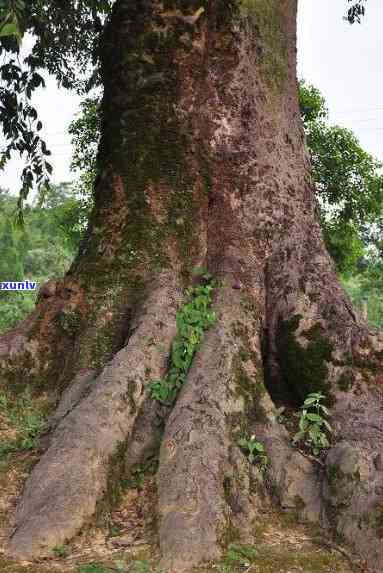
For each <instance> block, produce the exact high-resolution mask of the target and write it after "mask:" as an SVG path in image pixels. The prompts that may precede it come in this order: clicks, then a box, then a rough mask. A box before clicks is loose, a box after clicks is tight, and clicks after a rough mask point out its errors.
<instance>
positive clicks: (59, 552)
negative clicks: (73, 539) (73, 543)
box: [52, 545, 70, 557]
mask: <svg viewBox="0 0 383 573" xmlns="http://www.w3.org/2000/svg"><path fill="white" fill-rule="evenodd" d="M52 551H53V554H54V555H55V556H56V557H68V555H69V553H70V551H69V547H68V546H67V545H56V547H54V548H53V550H52Z"/></svg>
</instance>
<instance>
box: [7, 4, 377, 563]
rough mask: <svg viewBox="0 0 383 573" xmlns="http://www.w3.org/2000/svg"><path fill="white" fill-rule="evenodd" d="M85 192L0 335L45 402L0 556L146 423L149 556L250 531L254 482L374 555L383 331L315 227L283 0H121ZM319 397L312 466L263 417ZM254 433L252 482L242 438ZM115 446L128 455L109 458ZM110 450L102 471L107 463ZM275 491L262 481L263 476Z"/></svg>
mask: <svg viewBox="0 0 383 573" xmlns="http://www.w3.org/2000/svg"><path fill="white" fill-rule="evenodd" d="M102 61H103V79H104V85H105V95H104V100H103V131H102V140H101V145H100V149H99V158H98V160H99V176H98V179H97V183H96V186H95V209H94V212H93V214H92V217H91V222H90V227H89V231H88V234H87V237H86V240H85V241H84V242H83V245H82V247H81V249H80V253H79V255H78V257H77V259H76V261H75V262H74V264H73V266H72V268H71V270H70V272H69V273H68V274H67V276H66V277H65V278H64V279H63V280H62V281H61V282H58V283H56V284H53V285H50V288H49V289H46V292H45V295H42V297H41V300H40V301H39V304H38V306H37V308H36V311H35V312H34V314H33V315H31V316H30V317H29V318H28V319H27V320H26V321H25V322H23V323H22V324H21V325H20V326H19V327H18V328H17V329H15V330H14V331H11V332H9V333H8V334H6V335H5V336H3V337H2V338H1V339H0V368H1V369H0V372H1V376H2V379H1V384H2V386H3V387H4V388H6V389H7V391H14V390H15V389H17V388H18V387H24V386H25V385H26V384H29V385H30V386H31V387H32V388H34V391H35V392H36V393H39V392H48V393H49V394H50V395H51V396H52V397H53V399H55V400H57V404H58V405H57V410H56V412H55V414H54V415H52V417H51V419H50V433H49V436H48V440H47V441H46V442H47V443H46V449H45V452H44V453H43V455H42V457H41V459H40V461H39V463H38V464H37V465H36V466H35V468H34V469H33V471H32V473H31V475H30V477H29V479H28V480H27V483H26V485H25V488H24V492H23V495H22V497H21V499H20V501H19V504H18V508H17V512H16V516H15V531H14V534H13V537H12V539H11V540H10V552H11V553H12V554H13V555H16V556H19V557H23V558H31V557H38V556H41V555H45V554H47V553H49V551H50V550H51V549H52V548H53V547H54V546H57V545H60V544H62V543H63V542H64V541H65V540H67V539H69V538H71V537H72V536H74V535H75V534H76V533H77V532H78V531H79V530H80V529H81V528H82V527H83V526H84V525H85V524H86V523H88V522H89V521H90V520H91V519H92V518H94V516H95V514H96V513H97V511H98V508H99V507H100V503H102V502H105V501H108V492H110V487H113V484H115V483H116V480H118V477H119V472H120V471H122V467H123V466H125V467H130V466H131V465H132V463H133V462H137V461H140V460H142V459H144V457H145V455H146V454H147V452H148V450H150V449H152V448H153V447H155V444H156V443H157V441H158V433H159V432H158V423H157V421H156V420H158V418H160V419H161V420H162V422H163V423H164V425H165V429H164V433H163V435H161V447H160V460H159V461H160V463H159V470H158V474H157V485H158V496H159V503H158V518H159V519H158V528H159V531H158V533H159V543H160V549H161V552H162V558H163V566H164V568H165V569H166V570H167V571H170V572H172V573H175V572H177V573H180V572H182V571H188V570H190V569H191V568H192V566H194V565H196V564H199V563H200V562H202V561H206V560H210V559H214V558H216V557H217V556H219V554H220V552H221V551H222V549H223V548H224V546H225V544H227V542H228V541H230V539H233V538H238V539H246V540H248V539H251V536H252V527H253V525H254V519H255V520H256V511H257V507H259V504H260V498H261V497H262V496H261V491H262V488H265V483H266V481H267V483H268V484H269V486H270V484H271V486H272V487H271V491H272V495H273V498H274V500H275V501H276V502H278V503H279V504H280V505H281V506H282V507H284V508H295V509H296V510H297V511H299V512H300V513H301V515H302V517H303V518H305V519H307V520H310V521H314V522H318V523H321V524H322V525H323V526H325V527H327V528H329V529H330V530H332V531H333V532H334V533H338V534H340V535H342V536H343V538H344V539H345V541H346V542H348V543H349V544H351V545H352V546H353V547H354V548H355V549H356V550H357V551H358V552H359V553H360V554H362V555H363V556H364V557H365V558H366V559H368V560H369V562H370V565H371V570H373V566H376V567H377V569H378V570H381V568H382V567H383V546H382V543H381V541H380V538H381V536H382V515H383V513H382V512H383V495H382V492H383V463H382V459H381V458H382V437H383V436H382V432H383V430H382V428H383V401H382V397H381V389H380V384H381V382H382V376H381V373H380V371H379V367H380V364H381V361H382V357H383V338H382V337H379V336H378V335H377V334H374V333H372V332H370V331H369V330H368V328H367V326H366V325H365V324H364V323H361V322H360V320H359V319H358V317H357V315H356V314H355V313H354V312H353V310H352V308H351V306H350V302H349V300H348V298H347V297H346V295H345V294H344V293H343V291H342V289H341V287H340V286H339V284H338V282H337V278H336V274H335V271H334V265H333V263H332V261H331V260H330V258H329V256H328V254H327V252H326V250H325V247H324V244H323V240H322V237H321V231H320V227H319V224H318V216H317V208H316V201H315V196H314V193H313V189H312V185H311V182H310V171H309V162H308V158H307V151H306V149H305V142H304V134H303V129H302V125H301V121H300V115H299V109H298V101H297V82H296V0H231V1H223V0H210V1H205V0H203V1H201V2H194V1H190V2H181V1H180V0H169V1H167V2H157V1H156V0H137V1H135V2H132V1H131V0H117V2H116V4H115V7H114V11H113V15H112V17H111V19H110V22H109V23H108V24H107V26H106V29H105V32H104V35H103V41H102ZM195 267H204V268H207V269H208V271H209V272H210V273H211V274H212V275H213V276H214V278H215V280H217V281H218V286H217V288H216V289H215V294H214V304H213V306H214V309H215V312H216V314H217V320H216V323H215V324H214V326H212V327H211V328H210V330H209V331H208V332H207V334H206V336H205V338H204V340H203V342H202V344H201V345H200V346H199V348H198V351H197V353H196V356H195V358H194V361H193V364H192V366H191V368H190V370H189V372H188V375H187V379H186V382H185V383H184V385H183V387H182V389H181V391H180V393H179V396H178V399H177V401H176V402H175V404H174V405H173V407H172V408H170V407H161V406H159V405H158V403H156V402H154V401H153V399H152V398H151V396H150V392H149V385H150V382H151V381H152V380H155V379H159V378H161V377H163V376H164V375H165V374H166V370H167V368H168V367H169V355H170V350H171V345H172V340H173V339H174V337H175V336H176V333H177V325H176V312H177V308H179V307H180V305H182V304H183V301H184V299H185V295H184V290H185V287H187V286H189V285H190V284H191V283H192V282H193V281H194V282H195V278H194V279H193V272H192V270H193V268H195ZM311 391H322V392H324V393H325V394H326V395H327V396H328V400H329V403H330V404H331V410H332V415H333V425H334V428H335V437H334V440H333V444H332V448H331V449H330V451H329V453H328V455H327V458H326V460H325V463H324V466H323V467H322V466H321V465H320V464H318V463H315V461H312V460H310V459H308V458H307V457H304V456H303V455H302V454H301V453H299V451H298V450H297V449H296V448H294V447H293V446H292V445H291V437H290V436H289V434H288V432H287V430H286V429H285V427H284V426H283V425H281V424H280V423H279V422H278V420H277V417H276V415H275V411H276V408H275V405H276V404H277V405H278V406H279V405H281V404H282V405H283V404H285V405H287V406H294V407H295V408H296V407H298V406H299V405H300V404H301V403H302V401H303V399H304V398H305V396H306V395H307V394H308V393H309V392H311ZM243 434H248V435H252V434H255V435H256V436H257V439H258V440H260V441H263V442H264V444H265V447H266V451H267V455H268V457H269V460H270V464H269V468H268V472H267V480H265V481H263V479H262V476H261V475H260V474H259V473H257V471H256V470H255V469H254V467H253V466H252V465H251V464H249V462H248V460H247V458H246V456H245V455H244V454H243V453H242V452H241V450H240V449H239V447H238V439H239V438H240V437H241V436H242V435H243ZM123 458H125V464H124V463H121V461H122V460H123ZM111 467H112V471H110V468H111ZM269 490H270V488H269Z"/></svg>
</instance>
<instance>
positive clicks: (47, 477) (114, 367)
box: [9, 277, 182, 559]
mask: <svg viewBox="0 0 383 573" xmlns="http://www.w3.org/2000/svg"><path fill="white" fill-rule="evenodd" d="M164 280H165V279H164ZM181 297H182V295H181V291H180V289H179V288H178V286H177V285H175V284H174V283H173V281H172V280H171V279H170V278H169V277H166V280H165V283H163V282H161V281H159V283H158V285H157V287H156V288H155V289H154V291H153V292H152V294H151V296H149V298H148V300H147V303H146V306H145V308H144V309H143V312H142V314H141V316H140V320H139V321H138V323H137V329H136V330H135V332H134V333H133V334H132V336H131V337H130V339H129V343H128V345H127V346H126V347H125V348H124V349H122V350H121V351H120V352H118V353H117V354H116V355H115V357H114V359H113V360H112V361H111V362H110V363H109V364H108V365H107V366H106V367H105V368H104V370H103V371H102V373H101V374H100V376H99V377H98V378H97V379H96V380H95V382H94V389H93V390H92V391H91V392H90V394H89V395H88V396H87V397H86V398H84V399H83V400H82V401H80V403H79V404H78V405H77V406H76V407H75V408H74V409H73V410H72V411H70V412H69V413H68V414H67V415H66V416H65V417H64V418H63V420H62V421H61V422H60V423H59V424H58V426H57V428H56V430H55V431H54V433H53V436H52V441H51V445H50V447H49V448H48V450H47V451H46V453H45V454H44V455H43V457H42V458H41V460H40V462H39V463H38V464H37V466H36V467H35V468H34V470H33V471H32V474H31V476H30V477H29V479H28V481H27V484H26V487H25V490H24V493H23V496H22V499H21V501H20V502H19V504H18V507H17V511H16V516H15V522H16V530H15V533H14V535H13V537H12V539H11V541H10V546H9V551H10V554H11V555H13V556H16V557H19V558H27V559H30V558H35V557H40V556H42V555H47V554H49V552H50V551H51V550H52V548H53V547H55V546H57V545H62V544H63V543H64V542H65V541H66V540H68V539H70V538H71V537H73V536H74V535H75V534H76V533H77V532H78V531H79V530H80V529H81V528H82V527H83V526H84V524H86V523H87V522H88V521H89V520H90V518H91V517H92V516H93V515H94V514H95V512H96V511H97V509H98V508H99V505H98V502H100V501H101V500H102V499H103V498H105V496H106V495H107V493H106V492H107V491H108V483H109V480H110V477H111V475H112V477H113V479H116V478H118V467H119V464H117V463H115V462H116V456H117V455H119V456H121V454H123V451H122V450H123V449H124V444H125V443H126V441H127V439H128V437H129V435H130V433H131V431H132V427H133V424H134V421H135V419H136V417H137V414H138V412H139V409H140V407H141V406H142V404H143V403H144V401H145V399H149V398H148V391H147V386H148V384H149V382H150V380H151V379H152V376H156V377H160V376H161V375H162V374H163V372H164V370H165V368H166V362H167V359H168V354H169V350H170V345H171V341H172V339H173V337H174V335H175V332H176V310H177V307H178V305H179V302H180V300H181ZM121 448H122V450H121ZM119 461H120V460H119ZM112 462H113V471H112V472H109V466H110V464H111V463H112ZM121 465H122V464H121Z"/></svg>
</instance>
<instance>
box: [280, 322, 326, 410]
mask: <svg viewBox="0 0 383 573" xmlns="http://www.w3.org/2000/svg"><path fill="white" fill-rule="evenodd" d="M301 318H302V317H301V316H300V315H295V316H293V317H292V318H291V319H289V320H286V321H282V320H281V321H280V322H279V324H278V328H277V336H276V340H277V350H278V358H279V364H280V368H281V373H282V376H283V378H284V380H285V382H286V384H287V386H288V388H289V389H290V390H291V391H292V392H293V393H294V395H295V396H296V397H297V398H298V399H299V400H302V401H303V400H304V399H305V397H306V396H307V394H309V393H310V392H323V393H324V394H328V393H329V390H330V385H329V383H328V381H327V376H328V365H327V363H328V362H330V361H331V356H332V351H333V347H332V344H331V343H330V341H329V340H328V339H327V338H326V337H324V336H323V334H322V330H321V327H320V325H315V326H313V327H312V328H310V329H309V330H307V331H305V332H303V333H302V334H301V336H303V337H305V338H306V339H308V343H307V345H305V346H303V345H302V344H300V343H299V342H298V340H297V337H296V335H295V332H296V330H297V329H298V326H299V322H300V320H301Z"/></svg>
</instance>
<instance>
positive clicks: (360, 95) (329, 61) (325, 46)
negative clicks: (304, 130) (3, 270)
mask: <svg viewBox="0 0 383 573" xmlns="http://www.w3.org/2000/svg"><path fill="white" fill-rule="evenodd" d="M346 7H347V2H346V0H299V19H298V74H299V77H303V78H305V79H306V80H307V81H308V82H310V83H313V84H314V85H315V86H317V87H318V88H319V89H320V90H321V92H322V93H323V95H324V96H325V98H326V100H327V105H328V108H329V110H330V121H331V122H332V123H337V124H338V125H342V126H345V127H349V128H351V129H352V130H353V131H354V132H355V133H356V134H357V136H358V137H359V139H360V141H361V143H362V145H363V146H364V147H365V149H366V150H367V151H369V152H370V153H372V154H373V155H375V156H376V157H377V158H378V159H380V160H381V161H382V162H383V97H382V95H383V67H382V56H383V34H382V30H381V28H382V23H383V1H382V0H368V2H367V14H366V17H365V19H364V21H363V23H362V24H361V25H358V24H355V25H354V26H350V25H349V24H348V23H347V22H345V21H344V20H343V19H342V17H343V15H344V14H345V11H346ZM79 101H80V100H79V98H78V97H77V96H75V95H73V94H72V93H69V92H67V91H66V90H58V89H57V88H56V86H55V82H54V80H49V81H48V82H47V88H46V90H44V91H43V92H41V93H40V95H39V96H38V97H37V98H36V104H37V107H38V109H39V113H40V116H41V118H42V121H43V123H44V133H45V135H46V139H47V142H48V145H49V147H50V149H51V150H52V154H53V155H52V158H51V160H50V161H51V163H52V164H53V166H54V174H53V180H54V181H55V182H59V181H68V180H70V179H71V178H72V177H73V176H72V174H71V173H70V170H69V165H70V156H71V145H70V137H69V136H68V134H67V129H68V125H69V123H70V121H71V120H72V118H73V116H74V114H75V113H76V112H77V111H78V106H79ZM20 171H21V164H20V160H16V159H15V160H13V161H12V162H11V163H10V164H9V165H8V167H7V169H6V171H3V172H0V186H1V187H6V188H9V189H10V190H11V191H12V192H14V193H16V192H17V191H18V188H19V174H20Z"/></svg>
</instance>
